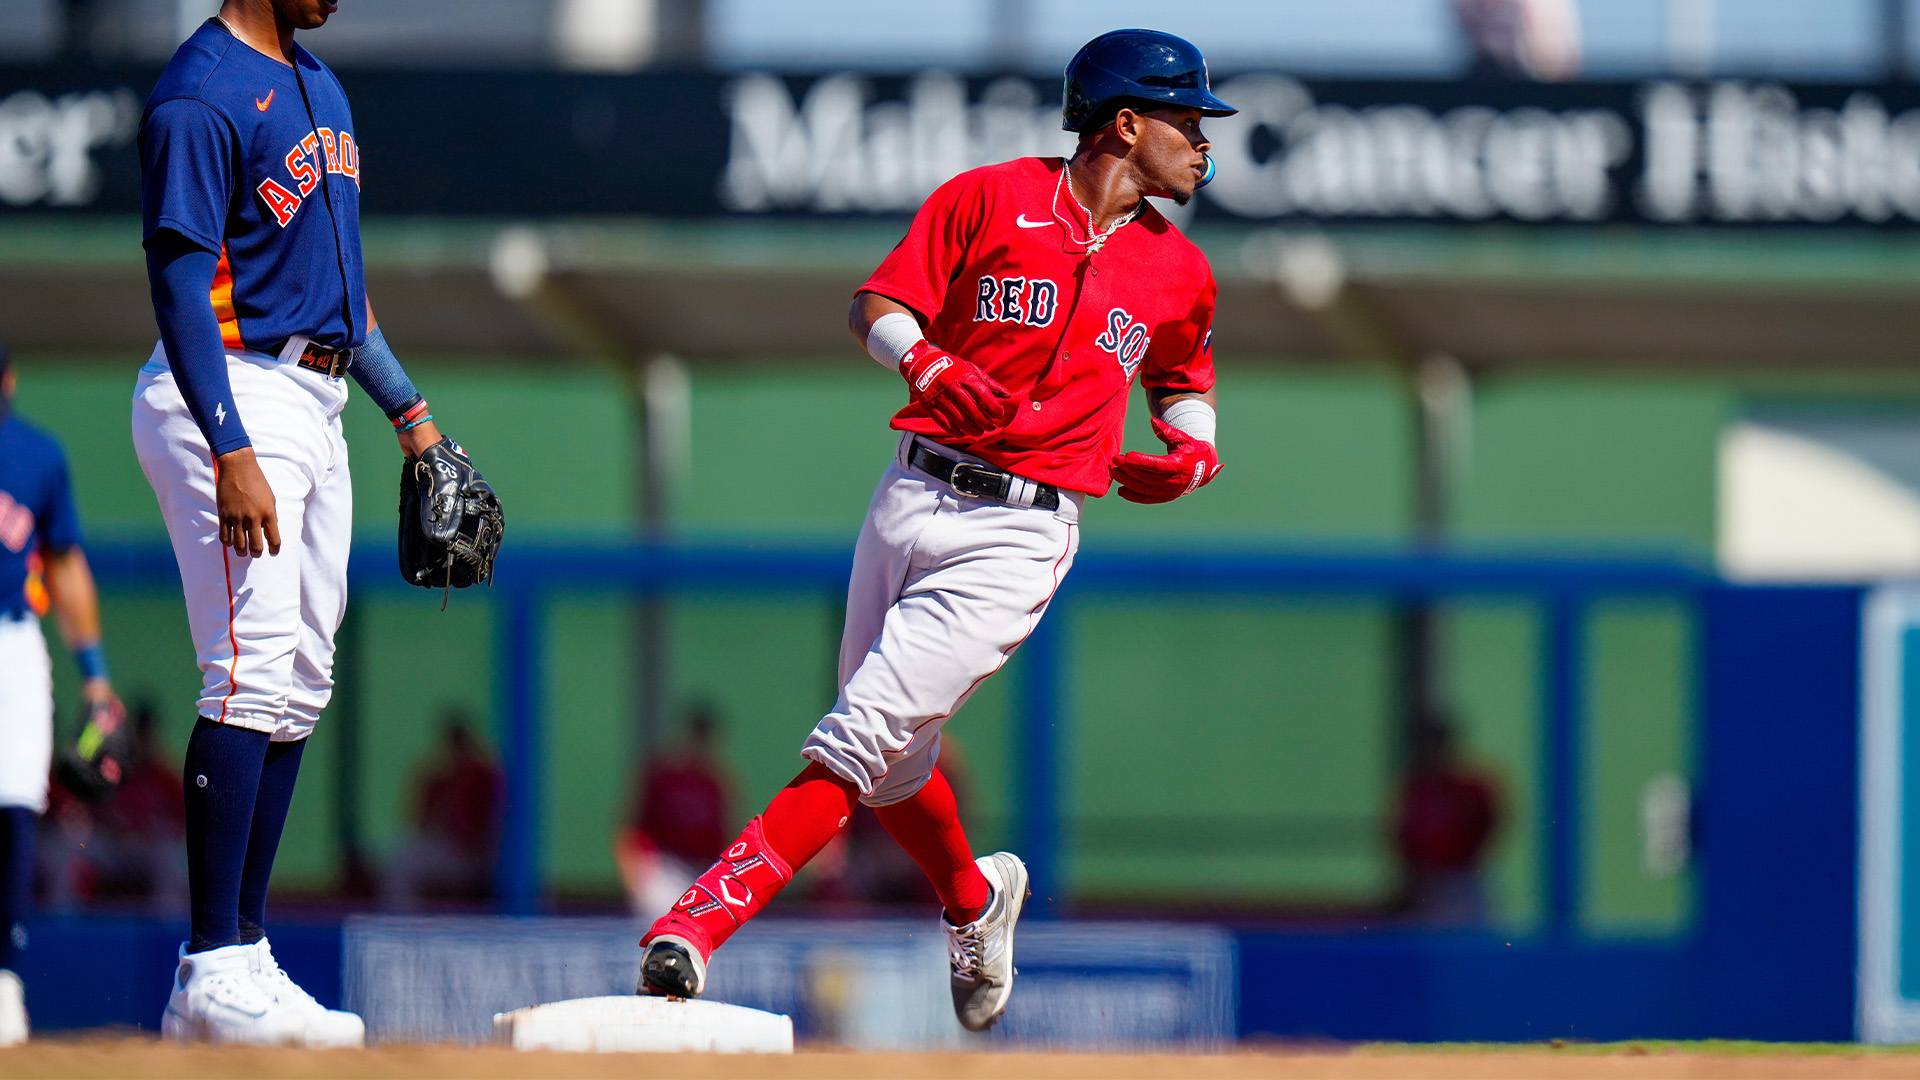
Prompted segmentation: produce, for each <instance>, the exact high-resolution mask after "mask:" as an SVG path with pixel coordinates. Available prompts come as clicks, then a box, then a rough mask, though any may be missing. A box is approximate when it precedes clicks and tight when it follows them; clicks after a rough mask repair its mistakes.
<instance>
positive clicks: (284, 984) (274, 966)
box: [260, 953, 319, 1006]
mask: <svg viewBox="0 0 1920 1080" xmlns="http://www.w3.org/2000/svg"><path fill="white" fill-rule="evenodd" d="M260 974H261V975H264V976H266V979H267V982H268V984H269V985H271V986H272V987H273V989H272V990H271V991H269V992H270V993H271V994H272V995H273V997H274V999H275V1000H277V1001H280V1002H283V1003H286V1004H290V1005H296V1004H297V1005H308V1004H311V1005H315V1006H317V1005H318V1004H319V1002H318V1001H317V1000H315V998H314V996H313V995H312V994H309V993H307V991H306V988H305V987H303V986H301V985H300V984H299V983H297V982H294V981H293V976H291V975H289V974H287V972H286V969H285V968H282V967H281V966H280V962H279V961H278V960H275V959H274V958H273V954H272V953H267V954H266V955H265V956H264V957H263V958H262V959H261V961H260Z"/></svg>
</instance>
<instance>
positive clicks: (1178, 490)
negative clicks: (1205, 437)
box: [1107, 416, 1220, 503]
mask: <svg viewBox="0 0 1920 1080" xmlns="http://www.w3.org/2000/svg"><path fill="white" fill-rule="evenodd" d="M1153 433H1154V434H1155V435H1157V436H1159V438H1160V441H1161V442H1163V443H1166V444H1167V450H1168V452H1167V453H1165V454H1142V453H1140V452H1139V451H1138V450H1136V451H1134V452H1132V453H1130V454H1120V455H1118V456H1116V457H1115V458H1114V459H1113V464H1112V465H1111V466H1110V467H1109V468H1108V470H1107V471H1108V474H1109V475H1111V476H1112V477H1113V478H1114V479H1115V480H1116V481H1118V482H1119V484H1120V497H1121V498H1123V499H1125V500H1127V501H1128V502H1137V503H1163V502H1172V501H1173V500H1175V499H1177V498H1179V497H1180V496H1182V495H1188V494H1191V493H1193V492H1194V491H1197V490H1199V489H1200V488H1201V487H1203V486H1205V485H1206V483H1207V481H1209V480H1212V479H1213V478H1214V477H1215V476H1217V475H1219V473H1220V457H1219V455H1218V454H1216V453H1215V452H1214V449H1213V444H1212V443H1210V442H1202V441H1201V440H1199V439H1196V438H1194V437H1193V436H1191V435H1189V434H1187V433H1186V432H1184V431H1181V430H1180V429H1179V428H1177V427H1174V426H1173V425H1172V424H1169V423H1167V422H1166V421H1165V420H1162V419H1160V418H1159V417H1157V416H1156V417H1154V419H1153Z"/></svg>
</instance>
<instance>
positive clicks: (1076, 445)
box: [862, 158, 1216, 495]
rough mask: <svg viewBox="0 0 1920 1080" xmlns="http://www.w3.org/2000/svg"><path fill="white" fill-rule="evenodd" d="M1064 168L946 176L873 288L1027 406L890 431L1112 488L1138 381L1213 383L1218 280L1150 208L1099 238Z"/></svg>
mask: <svg viewBox="0 0 1920 1080" xmlns="http://www.w3.org/2000/svg"><path fill="white" fill-rule="evenodd" d="M1064 168H1065V163H1064V162H1062V161H1061V159H1059V158H1020V159H1018V160H1016V161H1009V162H1006V163H1005V164H1001V165H989V166H987V167H985V168H981V169H974V170H972V171H971V172H965V173H961V174H960V175H959V176H956V177H954V178H953V179H952V180H949V181H947V182H946V183H945V184H943V185H941V186H940V188H939V190H937V191H935V192H934V193H933V194H932V195H931V196H929V197H928V199H927V201H926V202H925V203H924V204H923V205H922V206H921V207H920V212H919V213H918V214H916V215H915V216H914V219H913V226H912V228H911V229H909V230H908V231H907V235H906V237H905V239H903V240H901V241H900V243H899V245H898V246H897V247H895V248H894V249H893V252H892V253H891V254H889V255H888V256H887V258H886V260H885V261H884V262H882V263H881V264H880V268H879V269H878V270H875V271H874V272H873V276H872V277H871V278H869V279H867V283H866V284H865V285H864V286H862V289H864V290H866V291H869V292H874V293H878V294H880V295H881V296H884V297H887V298H888V299H890V300H894V301H897V302H898V303H901V304H904V305H906V306H907V307H909V308H911V309H912V310H913V311H914V312H916V313H917V314H919V315H920V317H921V318H922V319H924V320H926V324H927V325H926V335H927V340H928V341H931V342H933V343H934V344H935V345H938V346H939V347H940V348H942V349H945V350H947V351H948V352H950V353H953V354H954V355H956V356H960V357H963V358H965V359H967V360H970V361H972V362H973V363H975V364H978V365H979V366H980V367H981V368H983V369H985V371H986V372H987V374H989V375H991V376H993V377H994V379H996V380H998V381H999V383H1000V384H1001V385H1002V386H1004V387H1006V388H1007V389H1008V390H1009V391H1011V392H1012V394H1013V399H1014V403H1015V405H1017V406H1018V408H1017V410H1016V412H1015V415H1014V417H1013V419H1011V420H1010V421H1008V422H1007V424H1006V426H1004V427H1001V428H996V429H994V430H991V431H988V432H987V433H985V434H984V435H981V436H979V437H977V438H968V437H966V436H962V435H958V434H956V433H954V432H951V431H947V430H945V428H944V426H943V425H942V424H941V423H940V421H939V420H938V419H936V418H935V417H934V415H933V414H932V413H931V412H930V411H929V410H928V409H927V408H925V407H924V406H922V405H920V404H918V403H909V404H908V405H907V407H906V408H904V409H901V410H900V412H899V413H898V414H896V415H895V416H894V418H893V426H894V428H896V429H898V430H900V431H911V432H915V433H917V434H921V435H925V436H927V437H928V438H931V439H935V440H937V441H939V442H941V443H944V444H946V445H948V446H951V447H953V448H955V449H957V450H964V451H966V452H968V453H971V454H976V455H978V456H979V457H982V458H984V459H986V460H987V461H990V462H992V463H994V464H995V465H998V466H1000V467H1001V468H1004V469H1007V470H1009V471H1012V472H1015V473H1018V474H1019V475H1021V476H1024V477H1027V478H1029V479H1032V480H1039V481H1042V482H1045V483H1050V484H1055V485H1058V486H1060V487H1063V488H1068V489H1070V490H1073V491H1084V492H1087V493H1089V494H1092V495H1104V494H1106V492H1107V487H1108V484H1109V480H1108V476H1107V466H1108V462H1109V461H1111V459H1112V458H1113V455H1114V454H1116V453H1118V452H1119V451H1120V444H1121V439H1122V435H1123V431H1122V425H1123V424H1124V422H1125V420H1126V415H1127V394H1128V391H1129V390H1130V388H1131V387H1132V386H1133V383H1134V380H1135V379H1136V378H1138V379H1139V380H1140V381H1142V382H1143V383H1145V384H1146V385H1147V386H1149V387H1152V388H1155V389H1161V390H1169V391H1176V392H1192V393H1203V392H1205V391H1207V390H1210V389H1212V388H1213V353H1212V349H1211V338H1212V328H1213V305H1214V294H1215V291H1216V290H1215V286H1214V281H1213V272H1212V270H1211V269H1210V268H1209V267H1208V266H1207V259H1206V256H1204V255H1202V254H1201V253H1200V249H1199V248H1197V247H1195V246H1194V245H1193V243H1192V242H1191V241H1189V240H1188V239H1187V238H1186V237H1184V236H1182V235H1181V234H1180V231H1179V230H1178V229H1175V228H1174V227H1173V226H1172V225H1171V224H1169V223H1168V221H1167V219H1166V218H1164V217H1162V216H1161V215H1160V213H1159V212H1158V211H1156V210H1154V209H1153V207H1152V206H1151V205H1143V206H1142V207H1141V208H1140V213H1139V216H1138V217H1136V218H1135V219H1134V220H1133V221H1131V222H1129V223H1127V224H1126V225H1123V226H1121V227H1120V228H1119V229H1118V230H1117V231H1115V232H1114V233H1112V235H1110V236H1108V237H1107V238H1106V240H1105V241H1104V243H1097V244H1096V243H1094V242H1092V241H1093V234H1092V232H1091V231H1090V225H1089V223H1088V221H1087V214H1086V211H1085V210H1084V209H1082V208H1081V206H1080V204H1079V202H1078V200H1076V199H1075V198H1074V197H1073V194H1072V192H1071V191H1070V190H1068V187H1067V185H1066V183H1065V172H1064Z"/></svg>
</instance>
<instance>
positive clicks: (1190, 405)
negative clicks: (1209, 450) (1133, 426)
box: [1160, 398, 1217, 443]
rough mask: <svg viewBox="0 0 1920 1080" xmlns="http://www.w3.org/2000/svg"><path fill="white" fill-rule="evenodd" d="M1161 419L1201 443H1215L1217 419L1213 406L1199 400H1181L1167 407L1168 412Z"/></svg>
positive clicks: (1162, 414)
mask: <svg viewBox="0 0 1920 1080" xmlns="http://www.w3.org/2000/svg"><path fill="white" fill-rule="evenodd" d="M1160 419H1162V420H1165V421H1166V422H1167V423H1169V424H1172V425H1173V426H1174V427H1177V428H1179V429H1180V430H1181V431H1184V432H1186V433H1187V434H1189V435H1191V436H1193V437H1194V438H1196V439H1199V440H1200V441H1201V442H1204V443H1211V442H1213V441H1214V439H1213V434H1214V428H1215V426H1216V423H1217V417H1216V416H1215V414H1214V411H1213V406H1211V405H1209V404H1207V403H1206V402H1204V401H1202V400H1200V399H1199V398H1181V399H1180V400H1179V401H1176V402H1174V403H1173V404H1171V405H1169V406H1167V408H1166V411H1165V412H1162V413H1161V414H1160Z"/></svg>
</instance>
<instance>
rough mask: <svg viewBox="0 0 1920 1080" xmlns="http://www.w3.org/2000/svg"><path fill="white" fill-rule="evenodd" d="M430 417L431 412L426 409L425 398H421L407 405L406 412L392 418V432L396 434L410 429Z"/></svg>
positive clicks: (431, 415)
mask: <svg viewBox="0 0 1920 1080" xmlns="http://www.w3.org/2000/svg"><path fill="white" fill-rule="evenodd" d="M431 419H433V414H432V413H430V412H428V411H427V399H426V398H421V399H420V400H418V401H416V402H414V403H413V404H412V405H411V406H409V407H408V408H407V411H406V412H403V413H401V414H400V415H399V416H396V417H394V418H393V432H394V434H396V435H398V434H399V433H400V432H403V431H412V430H413V429H414V428H417V427H419V426H420V425H421V424H424V423H426V422H427V421H429V420H431Z"/></svg>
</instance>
